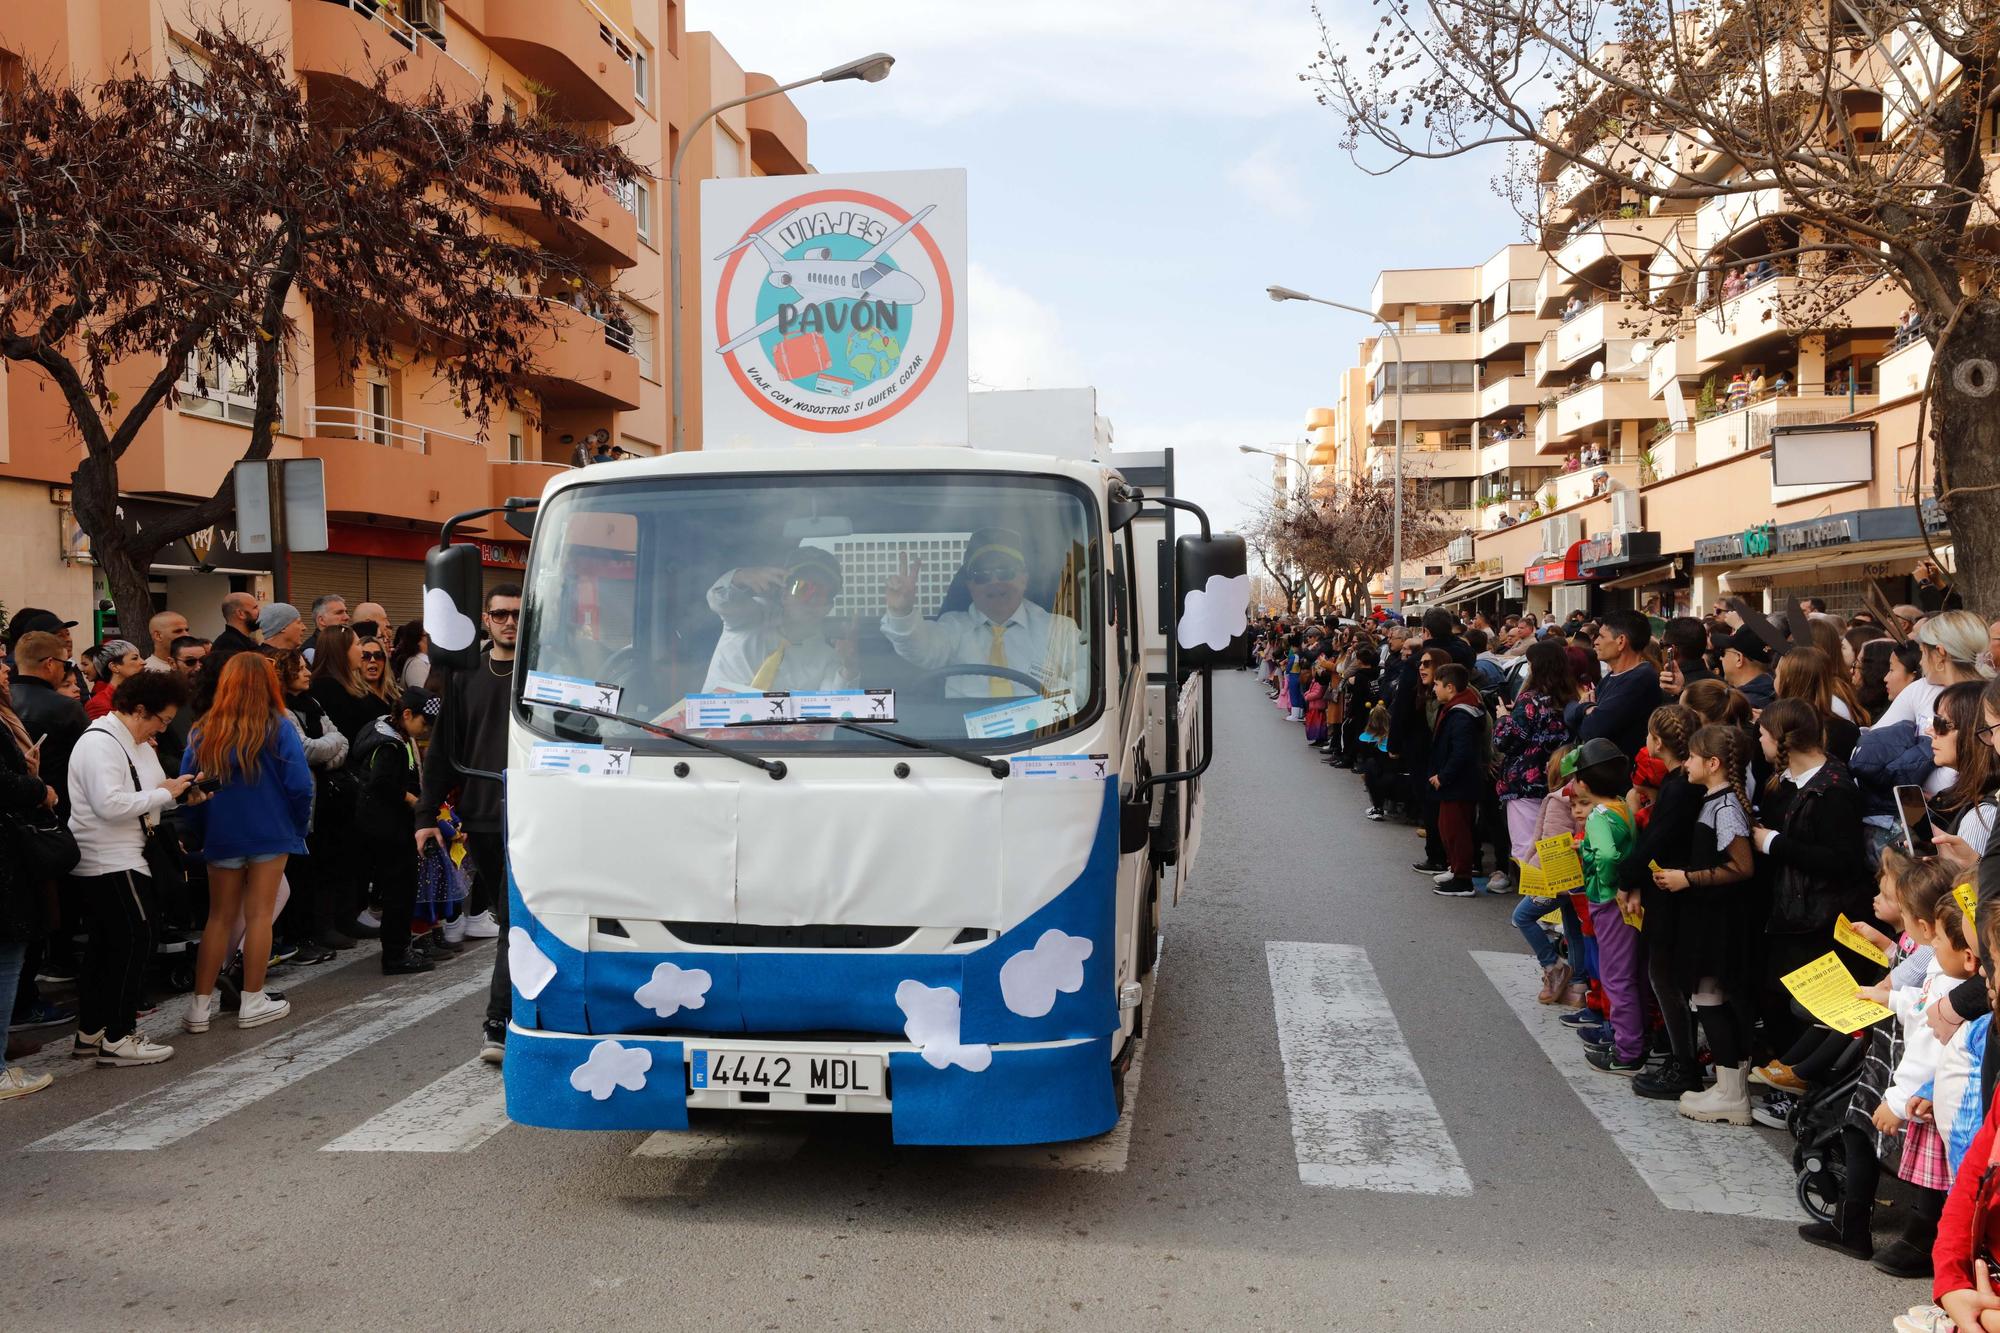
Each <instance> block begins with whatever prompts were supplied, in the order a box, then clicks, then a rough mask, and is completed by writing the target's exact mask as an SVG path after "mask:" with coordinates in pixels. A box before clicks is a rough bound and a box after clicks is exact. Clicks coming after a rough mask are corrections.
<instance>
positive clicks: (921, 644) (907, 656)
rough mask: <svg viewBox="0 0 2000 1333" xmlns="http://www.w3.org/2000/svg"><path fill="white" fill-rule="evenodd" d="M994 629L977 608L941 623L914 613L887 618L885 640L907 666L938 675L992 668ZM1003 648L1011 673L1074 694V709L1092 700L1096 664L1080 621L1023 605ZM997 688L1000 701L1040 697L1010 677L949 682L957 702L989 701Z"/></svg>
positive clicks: (947, 687) (1009, 626) (953, 613)
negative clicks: (950, 669) (965, 667)
mask: <svg viewBox="0 0 2000 1333" xmlns="http://www.w3.org/2000/svg"><path fill="white" fill-rule="evenodd" d="M993 625H994V622H993V621H992V620H989V619H988V618H987V616H986V613H985V612H984V611H981V610H979V609H978V608H977V607H969V608H967V609H966V610H963V611H947V612H945V613H944V614H943V615H941V616H939V617H938V618H937V619H936V620H925V619H924V618H923V617H922V616H919V615H918V614H917V613H916V612H915V611H911V612H910V613H909V614H907V615H901V616H883V617H882V634H883V637H885V638H887V639H888V640H889V644H890V646H891V647H893V648H894V649H895V650H896V655H897V656H899V657H901V658H902V659H903V660H904V661H905V662H910V663H913V664H915V665H917V666H920V667H925V668H927V669H931V670H935V669H936V668H938V667H943V666H954V665H958V664H961V663H964V664H971V665H978V664H982V663H989V662H991V661H992V660H993ZM1000 642H1001V644H1002V646H1003V648H1004V650H1005V652H1006V656H1007V666H1008V667H1010V668H1011V669H1013V670H1015V671H1025V672H1027V673H1028V674H1029V675H1031V676H1034V677H1035V678H1036V679H1038V680H1040V681H1041V682H1042V684H1043V685H1044V686H1045V687H1046V688H1048V689H1049V690H1050V691H1051V692H1054V691H1059V690H1068V691H1069V695H1070V702H1071V705H1072V707H1075V708H1078V709H1081V708H1082V707H1083V703H1084V700H1085V699H1086V698H1088V697H1089V694H1090V663H1089V661H1088V660H1087V658H1086V656H1085V654H1084V651H1083V632H1082V631H1081V630H1079V629H1078V628H1077V627H1076V622H1075V621H1074V620H1071V619H1070V618H1069V617H1068V616H1059V615H1056V614H1055V613H1053V612H1051V611H1045V610H1043V609H1042V608H1041V607H1039V606H1036V605H1035V604H1034V603H1033V602H1022V603H1021V604H1020V605H1019V606H1018V607H1016V608H1015V609H1014V614H1013V615H1011V616H1009V617H1007V621H1006V624H1005V627H1004V628H1003V629H1002V632H1001V637H1000ZM996 684H997V685H998V686H999V687H1000V691H1001V692H1000V693H999V695H998V696H996V697H999V698H1014V697H1018V696H1020V695H1026V694H1033V693H1034V691H1033V690H1030V689H1029V688H1028V687H1027V686H1025V685H1023V684H1021V683H1020V682H1019V681H1016V680H1012V679H1010V678H1008V677H1005V676H981V675H977V674H971V675H964V676H953V677H951V679H950V680H948V681H946V682H945V694H946V695H947V696H949V697H951V698H954V699H978V698H984V697H986V696H987V695H991V694H993V693H994V686H995V685H996Z"/></svg>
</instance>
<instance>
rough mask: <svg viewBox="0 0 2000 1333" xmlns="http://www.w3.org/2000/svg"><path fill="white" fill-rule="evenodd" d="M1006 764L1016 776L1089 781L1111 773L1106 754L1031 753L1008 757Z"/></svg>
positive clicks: (1109, 762) (1109, 760) (1109, 761)
mask: <svg viewBox="0 0 2000 1333" xmlns="http://www.w3.org/2000/svg"><path fill="white" fill-rule="evenodd" d="M1007 764H1008V767H1009V768H1010V769H1011V770H1012V771H1013V775H1014V776H1015V777H1017V778H1057V779H1067V780H1068V781H1071V782H1091V781H1095V780H1097V779H1100V778H1105V777H1108V776H1110V774H1111V756H1110V755H1108V754H1031V755H1028V756H1026V757H1024V758H1021V759H1010V760H1008V761H1007Z"/></svg>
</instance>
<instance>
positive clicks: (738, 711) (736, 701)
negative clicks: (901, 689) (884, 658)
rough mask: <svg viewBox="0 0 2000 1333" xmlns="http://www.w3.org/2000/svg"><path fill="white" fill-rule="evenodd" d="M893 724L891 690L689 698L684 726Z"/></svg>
mask: <svg viewBox="0 0 2000 1333" xmlns="http://www.w3.org/2000/svg"><path fill="white" fill-rule="evenodd" d="M849 719H851V720H853V721H855V722H894V721H895V720H896V694H895V691H893V690H818V691H811V692H786V691H776V692H772V693H768V694H690V695H689V696H688V697H687V709H686V712H685V715H684V720H685V724H686V725H687V726H688V727H690V728H692V729H694V730H696V731H706V730H712V729H714V728H717V727H742V726H754V725H756V724H758V723H772V722H840V721H844V720H849Z"/></svg>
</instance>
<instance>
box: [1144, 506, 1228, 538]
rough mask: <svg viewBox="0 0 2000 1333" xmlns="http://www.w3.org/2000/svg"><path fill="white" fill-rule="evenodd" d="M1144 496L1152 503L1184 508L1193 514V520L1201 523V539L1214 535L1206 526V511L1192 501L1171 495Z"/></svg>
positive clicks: (1172, 507) (1171, 507)
mask: <svg viewBox="0 0 2000 1333" xmlns="http://www.w3.org/2000/svg"><path fill="white" fill-rule="evenodd" d="M1146 498H1147V499H1148V500H1149V501H1151V502H1152V503H1153V504H1156V505H1165V506H1166V507H1167V508H1169V509H1182V510H1186V511H1187V512H1188V513H1190V514H1193V515H1194V518H1195V522H1197V523H1199V524H1201V536H1202V540H1203V541H1206V540H1208V539H1209V538H1210V537H1212V536H1214V534H1213V533H1212V532H1210V531H1209V528H1208V511H1207V510H1205V509H1203V508H1202V507H1201V506H1200V505H1198V504H1195V503H1194V502H1193V501H1191V500H1177V499H1175V498H1174V497H1173V496H1171V495H1149V496H1147V497H1146Z"/></svg>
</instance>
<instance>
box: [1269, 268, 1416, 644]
mask: <svg viewBox="0 0 2000 1333" xmlns="http://www.w3.org/2000/svg"><path fill="white" fill-rule="evenodd" d="M1264 292H1265V294H1266V295H1268V296H1269V297H1270V298H1271V299H1272V300H1273V301H1311V302H1313V303H1315V304H1317V305H1330V306H1332V307H1333V308H1334V309H1335V310H1346V311H1349V312H1351V313H1353V314H1356V315H1362V316H1365V317H1366V318H1368V319H1372V320H1374V321H1375V322H1376V323H1377V324H1380V325H1381V326H1382V331H1383V332H1384V333H1386V334H1388V335H1389V347H1390V350H1391V351H1392V352H1393V354H1394V355H1395V358H1396V445H1395V454H1394V458H1395V487H1396V495H1395V500H1394V505H1395V508H1394V517H1393V518H1392V519H1391V520H1390V522H1391V523H1392V524H1393V525H1394V528H1395V531H1394V533H1393V534H1392V537H1391V540H1392V542H1393V548H1392V550H1393V553H1392V554H1391V556H1390V560H1391V561H1392V562H1393V563H1391V565H1390V566H1389V609H1390V610H1392V611H1396V612H1400V611H1402V609H1403V381H1404V379H1405V378H1406V376H1405V375H1404V373H1403V340H1402V338H1401V337H1399V336H1398V335H1397V332H1396V326H1395V325H1394V324H1391V323H1390V322H1389V321H1388V320H1386V319H1384V318H1382V317H1381V316H1380V315H1378V314H1376V313H1375V312H1374V311H1372V310H1363V309H1362V308H1361V307H1360V306H1358V305H1349V304H1347V303H1346V302H1345V301H1329V300H1327V299H1326V298H1325V297H1324V296H1308V295H1307V294H1306V293H1304V292H1300V291H1294V290H1292V289H1291V288H1290V287H1266V288H1265V289H1264Z"/></svg>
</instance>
